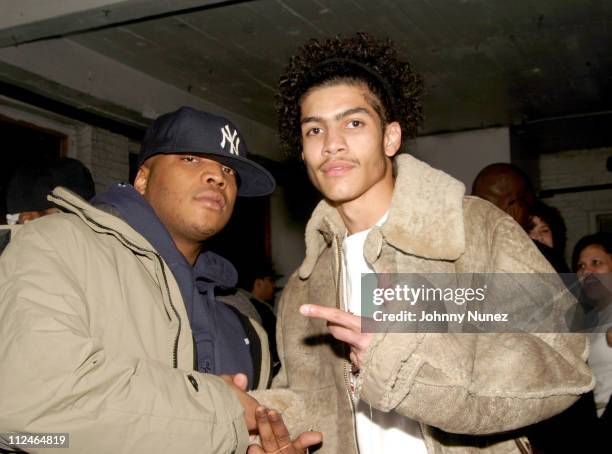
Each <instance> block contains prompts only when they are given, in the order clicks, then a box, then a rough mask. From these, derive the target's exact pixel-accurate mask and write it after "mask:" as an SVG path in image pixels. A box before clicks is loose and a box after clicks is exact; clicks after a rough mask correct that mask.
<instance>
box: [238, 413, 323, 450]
mask: <svg viewBox="0 0 612 454" xmlns="http://www.w3.org/2000/svg"><path fill="white" fill-rule="evenodd" d="M255 417H256V419H257V430H258V432H259V438H260V439H261V446H259V445H251V446H249V450H248V451H247V454H304V453H305V452H306V448H308V447H310V446H313V445H316V444H318V443H321V440H322V439H323V436H322V435H321V432H303V433H301V434H300V435H299V436H298V437H297V438H296V439H295V440H293V441H291V437H290V436H289V431H288V430H287V427H286V426H285V423H284V422H283V418H282V417H281V415H280V413H278V412H277V411H276V410H268V409H267V408H264V407H258V408H257V411H256V412H255Z"/></svg>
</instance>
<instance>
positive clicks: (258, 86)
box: [5, 0, 612, 134]
mask: <svg viewBox="0 0 612 454" xmlns="http://www.w3.org/2000/svg"><path fill="white" fill-rule="evenodd" d="M126 3H130V2H126ZM138 3H139V2H132V7H133V8H137V7H138ZM140 3H145V4H146V3H151V2H140ZM159 3H160V4H161V3H167V2H159ZM170 3H171V2H170ZM183 3H184V2H183ZM191 3H198V2H191ZM199 3H205V4H203V5H199V6H198V5H196V6H195V7H190V8H189V9H187V10H183V11H172V10H170V11H164V12H162V13H160V14H155V15H150V16H147V15H146V14H145V15H144V17H138V18H136V19H134V18H129V20H125V21H121V20H118V21H117V22H115V23H108V24H102V25H99V24H93V25H92V27H93V26H95V27H97V28H95V29H93V30H92V29H90V30H88V29H87V28H88V27H87V26H83V27H82V28H81V29H79V28H78V27H76V28H77V29H76V30H71V29H68V30H67V32H66V33H65V36H66V37H67V38H68V39H70V40H72V41H74V42H76V43H78V44H80V45H82V46H85V47H87V48H89V49H92V50H94V51H96V52H98V53H100V54H103V55H105V56H107V57H110V58H111V59H113V60H116V61H119V62H121V63H123V64H125V65H128V66H130V67H132V68H134V69H137V70H139V71H141V72H143V73H146V74H148V75H150V76H152V77H154V78H157V79H159V80H162V81H164V82H166V83H168V84H171V85H173V86H175V87H178V88H180V89H182V90H185V91H188V92H190V93H191V94H192V95H195V96H198V97H201V98H203V99H206V100H208V101H210V102H213V103H215V104H217V105H219V106H223V107H225V108H227V109H229V110H231V111H234V112H237V113H239V114H241V115H243V116H244V117H247V118H250V119H252V120H255V121H257V122H260V123H263V124H265V125H269V126H271V127H274V125H275V113H274V108H273V101H274V93H275V91H276V84H277V80H278V77H279V74H280V72H281V70H282V68H283V66H284V65H285V63H286V61H287V57H288V56H289V55H290V54H291V53H292V51H293V50H294V49H295V48H296V47H297V46H299V45H300V44H301V43H303V42H304V41H305V40H307V39H308V38H313V37H314V38H321V37H325V36H328V35H333V34H338V33H339V34H350V33H353V32H355V31H358V30H363V31H368V32H371V33H374V34H376V35H379V36H388V37H390V38H391V39H392V40H394V41H395V42H396V43H397V45H398V46H399V47H400V49H401V51H402V52H403V53H404V54H405V55H406V57H407V58H408V59H409V60H411V61H412V62H413V63H414V65H415V66H416V68H417V69H418V70H419V71H420V72H421V73H422V74H423V76H424V79H425V82H426V87H427V97H426V101H425V114H426V120H425V123H424V126H423V129H422V131H421V133H422V134H428V133H436V132H443V131H458V130H465V129H473V128H482V127H488V126H499V125H512V124H515V125H516V124H521V123H524V122H530V121H537V120H541V119H544V118H552V117H564V116H573V115H581V114H586V113H593V112H595V113H600V114H601V113H602V112H603V113H605V112H607V111H611V110H612V1H610V0H513V1H508V0H377V1H373V0H256V1H238V2H236V1H234V2H199ZM134 5H135V6H134ZM90 28H91V27H90ZM18 31H19V30H18ZM59 36H61V34H60V35H59ZM57 37H58V35H57V34H54V35H53V36H44V34H39V35H36V36H35V37H34V38H35V40H44V39H48V38H57ZM23 41H27V39H24V40H23ZM5 47H6V45H5Z"/></svg>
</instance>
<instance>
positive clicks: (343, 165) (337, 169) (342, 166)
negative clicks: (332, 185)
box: [319, 160, 356, 177]
mask: <svg viewBox="0 0 612 454" xmlns="http://www.w3.org/2000/svg"><path fill="white" fill-rule="evenodd" d="M355 167H356V164H355V163H353V162H349V161H339V160H335V161H327V162H326V163H324V164H323V165H322V166H321V167H319V169H320V170H321V172H323V173H324V174H325V175H326V176H328V177H337V176H342V175H344V174H346V173H348V172H350V171H351V170H352V169H353V168H355Z"/></svg>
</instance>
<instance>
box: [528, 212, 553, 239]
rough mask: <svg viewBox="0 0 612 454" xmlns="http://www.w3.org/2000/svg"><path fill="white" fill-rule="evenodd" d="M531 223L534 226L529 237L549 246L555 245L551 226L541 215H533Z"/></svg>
mask: <svg viewBox="0 0 612 454" xmlns="http://www.w3.org/2000/svg"><path fill="white" fill-rule="evenodd" d="M530 221H531V224H532V225H533V227H532V228H531V229H530V230H529V232H528V233H529V238H531V239H532V240H535V241H537V242H539V243H542V244H544V245H546V246H548V247H553V244H554V243H553V236H552V230H550V226H549V225H548V224H547V223H546V222H544V221H543V220H542V219H541V218H540V217H539V216H531V218H530Z"/></svg>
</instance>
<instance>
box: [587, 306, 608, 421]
mask: <svg viewBox="0 0 612 454" xmlns="http://www.w3.org/2000/svg"><path fill="white" fill-rule="evenodd" d="M598 316H599V323H598V325H599V326H598V329H597V332H594V333H591V335H590V344H591V345H590V349H589V366H590V367H591V369H592V370H593V375H595V389H594V390H593V393H594V395H595V406H596V407H597V416H599V417H601V415H602V414H603V412H604V410H605V409H606V405H607V404H608V401H609V400H610V395H612V347H611V346H610V345H608V341H607V335H606V332H607V331H608V330H609V329H612V301H611V302H610V303H608V305H607V306H606V307H605V308H604V309H602V310H601V311H599V312H598Z"/></svg>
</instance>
